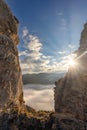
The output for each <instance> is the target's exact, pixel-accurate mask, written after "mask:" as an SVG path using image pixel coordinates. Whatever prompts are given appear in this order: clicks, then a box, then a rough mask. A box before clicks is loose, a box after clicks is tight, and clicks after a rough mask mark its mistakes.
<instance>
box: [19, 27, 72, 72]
mask: <svg viewBox="0 0 87 130" xmlns="http://www.w3.org/2000/svg"><path fill="white" fill-rule="evenodd" d="M24 30H27V31H23V36H24V37H22V38H23V42H24V51H20V52H19V56H20V63H21V68H22V73H23V74H24V73H42V72H55V71H65V70H66V69H67V67H66V66H65V64H66V63H67V59H66V58H64V57H62V58H60V60H59V61H58V58H57V57H55V56H50V55H45V54H44V53H42V49H43V44H42V43H41V42H40V39H39V37H37V36H34V35H31V34H28V32H29V31H28V29H27V27H26V28H24ZM24 32H26V33H24ZM25 34H26V35H25ZM22 47H23V46H22ZM69 47H71V46H70V45H69ZM66 52H67V51H59V52H56V54H60V57H61V56H62V55H63V54H66Z"/></svg>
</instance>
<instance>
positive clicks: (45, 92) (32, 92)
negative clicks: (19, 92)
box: [24, 84, 54, 110]
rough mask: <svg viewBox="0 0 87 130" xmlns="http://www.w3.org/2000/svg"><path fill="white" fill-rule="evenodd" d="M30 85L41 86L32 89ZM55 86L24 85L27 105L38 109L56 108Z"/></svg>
mask: <svg viewBox="0 0 87 130" xmlns="http://www.w3.org/2000/svg"><path fill="white" fill-rule="evenodd" d="M28 86H30V88H32V86H34V87H38V86H39V88H40V90H36V89H30V88H29V87H28ZM26 87H27V89H26ZM46 87H47V88H46ZM41 88H42V89H41ZM53 88H54V85H47V86H46V85H36V84H35V85H29V84H28V85H24V100H25V102H26V104H27V105H29V106H31V107H33V108H35V109H36V110H54V91H53Z"/></svg>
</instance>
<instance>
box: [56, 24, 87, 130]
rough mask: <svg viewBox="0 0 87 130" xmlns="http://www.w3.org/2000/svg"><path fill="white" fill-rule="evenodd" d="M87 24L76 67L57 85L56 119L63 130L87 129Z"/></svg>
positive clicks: (82, 34)
mask: <svg viewBox="0 0 87 130" xmlns="http://www.w3.org/2000/svg"><path fill="white" fill-rule="evenodd" d="M86 50H87V23H86V24H85V25H84V29H83V31H82V33H81V39H80V47H79V49H78V50H77V51H76V52H77V57H76V59H75V60H76V62H77V66H76V67H74V68H73V67H70V68H69V70H68V72H67V74H66V75H65V77H64V78H61V79H60V80H58V81H57V82H56V83H55V84H56V87H55V90H54V91H55V112H56V114H55V117H56V121H57V122H59V124H61V127H62V129H63V130H86V129H87V51H86Z"/></svg>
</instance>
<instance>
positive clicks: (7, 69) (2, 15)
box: [0, 0, 23, 111]
mask: <svg viewBox="0 0 87 130" xmlns="http://www.w3.org/2000/svg"><path fill="white" fill-rule="evenodd" d="M18 24H19V22H18V20H17V18H16V17H15V16H13V14H12V12H11V11H10V9H9V7H8V6H7V4H6V3H5V2H4V0H0V110H1V111H2V110H6V111H7V110H9V111H10V110H11V109H13V108H14V107H16V108H18V109H19V108H20V107H21V105H22V102H23V90H22V86H23V85H22V78H21V69H20V65H19V57H18V49H17V44H18V42H19V37H18Z"/></svg>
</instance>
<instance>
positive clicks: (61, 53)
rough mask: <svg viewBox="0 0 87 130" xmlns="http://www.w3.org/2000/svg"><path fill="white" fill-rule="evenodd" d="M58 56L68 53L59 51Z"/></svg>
mask: <svg viewBox="0 0 87 130" xmlns="http://www.w3.org/2000/svg"><path fill="white" fill-rule="evenodd" d="M58 54H60V55H63V54H66V51H59V52H58Z"/></svg>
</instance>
